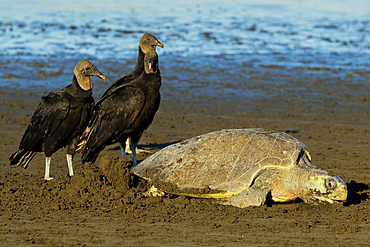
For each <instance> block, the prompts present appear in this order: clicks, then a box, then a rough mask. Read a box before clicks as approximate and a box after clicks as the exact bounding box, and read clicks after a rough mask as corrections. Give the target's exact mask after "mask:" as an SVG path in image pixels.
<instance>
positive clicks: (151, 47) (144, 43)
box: [102, 33, 164, 156]
mask: <svg viewBox="0 0 370 247" xmlns="http://www.w3.org/2000/svg"><path fill="white" fill-rule="evenodd" d="M157 46H159V47H161V48H163V47H164V45H163V44H162V43H161V42H159V41H158V39H157V38H156V37H155V36H154V35H152V34H150V33H146V34H144V35H143V36H142V37H141V38H140V41H139V49H138V50H139V54H138V58H137V63H136V67H135V68H134V69H133V70H132V71H131V73H130V74H128V75H125V76H124V77H122V78H120V79H118V80H117V81H115V82H114V83H113V84H112V85H111V86H110V87H109V88H108V89H107V90H106V91H105V93H104V94H103V96H102V98H104V96H105V95H107V94H109V93H110V92H113V91H114V90H115V89H116V88H117V87H119V86H121V85H123V84H126V83H129V82H130V81H132V80H134V79H136V78H138V77H139V76H140V75H141V74H142V73H143V71H144V55H145V54H146V53H147V52H148V51H155V49H156V47H157ZM129 139H130V138H128V139H127V143H126V144H124V143H122V144H121V145H120V147H121V153H122V156H125V152H128V153H129V149H128V146H129V143H130V141H129ZM122 145H124V147H125V148H123V146H122ZM125 149H126V150H125ZM138 151H143V150H138Z"/></svg>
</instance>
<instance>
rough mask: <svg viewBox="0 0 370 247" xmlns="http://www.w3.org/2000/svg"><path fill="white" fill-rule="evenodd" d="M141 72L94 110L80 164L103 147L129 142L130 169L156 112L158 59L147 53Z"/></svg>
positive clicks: (90, 159)
mask: <svg viewBox="0 0 370 247" xmlns="http://www.w3.org/2000/svg"><path fill="white" fill-rule="evenodd" d="M144 67H145V70H144V72H143V73H142V74H141V75H140V76H139V77H138V78H136V79H135V80H133V81H131V82H129V83H126V84H123V85H121V86H120V87H117V88H116V90H114V91H112V92H110V93H109V94H107V95H105V96H104V97H103V98H102V99H101V100H100V101H99V102H98V103H97V104H96V106H95V108H94V109H95V110H94V115H93V117H92V119H91V120H90V123H89V125H88V127H87V128H86V131H85V133H84V134H86V136H85V137H82V138H81V142H80V143H79V144H78V146H79V147H80V148H81V149H82V147H83V146H84V150H83V154H82V163H85V162H95V160H96V158H97V157H98V155H99V153H100V151H101V150H102V149H104V147H105V146H107V145H110V144H113V143H117V142H120V144H121V146H122V145H123V144H124V143H125V142H126V139H127V138H131V144H130V149H131V152H132V162H133V165H136V164H137V161H136V147H137V143H138V142H139V140H140V138H141V135H142V134H143V132H144V130H146V129H147V128H148V127H149V125H150V124H151V123H152V121H153V118H154V115H155V113H156V112H157V110H158V108H159V103H160V93H159V89H160V86H161V84H162V78H161V74H160V71H159V68H158V56H157V53H156V52H155V51H148V52H147V53H146V54H145V58H144Z"/></svg>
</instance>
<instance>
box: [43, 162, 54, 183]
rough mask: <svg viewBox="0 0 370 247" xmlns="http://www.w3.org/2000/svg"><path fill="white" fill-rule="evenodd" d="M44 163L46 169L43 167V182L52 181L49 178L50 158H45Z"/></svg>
mask: <svg viewBox="0 0 370 247" xmlns="http://www.w3.org/2000/svg"><path fill="white" fill-rule="evenodd" d="M45 161H46V167H45V178H44V179H45V180H52V179H53V178H52V177H50V161H51V157H46V158H45Z"/></svg>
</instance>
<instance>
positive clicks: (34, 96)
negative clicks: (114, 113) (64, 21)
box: [0, 58, 370, 246]
mask: <svg viewBox="0 0 370 247" xmlns="http://www.w3.org/2000/svg"><path fill="white" fill-rule="evenodd" d="M213 59H216V60H217V59H221V60H222V58H213ZM185 62H186V61H181V62H179V63H178V64H179V65H180V66H177V67H176V68H177V69H173V66H168V65H166V64H163V66H162V67H161V69H162V74H163V87H162V89H161V93H162V99H163V100H162V102H161V106H160V109H159V111H158V113H157V115H156V116H155V119H154V122H153V124H152V125H151V126H150V127H149V129H148V130H147V131H146V132H145V133H144V135H143V137H142V139H141V141H140V143H139V146H140V147H141V148H144V149H146V150H149V151H152V152H156V151H158V150H160V149H161V148H163V147H164V146H166V145H168V144H170V143H173V142H177V141H180V140H183V139H186V138H190V137H194V136H196V135H200V134H203V133H207V132H210V131H214V130H218V129H224V128H249V127H261V128H269V129H275V130H279V131H286V132H287V133H290V134H291V135H293V136H294V137H296V138H298V139H299V140H301V141H302V142H303V143H305V144H306V145H307V147H308V148H309V149H310V151H311V154H312V159H313V164H314V165H316V166H317V167H319V168H321V169H323V170H326V171H328V172H330V173H333V174H336V175H338V176H340V177H341V178H342V179H343V180H344V181H345V182H346V183H347V184H348V190H349V195H348V200H347V202H344V203H337V204H333V205H324V204H320V205H310V204H305V203H303V202H302V201H300V200H298V201H296V202H294V203H281V204H278V203H276V204H272V205H271V204H270V205H263V206H261V207H250V208H245V209H240V208H235V207H232V206H223V205H217V204H214V203H212V202H211V201H210V200H207V199H194V198H186V197H184V196H170V195H167V196H165V197H163V198H146V197H143V196H142V192H143V191H145V189H146V184H145V183H144V182H143V181H141V180H140V179H138V178H136V177H135V176H134V175H132V174H131V173H130V168H131V157H130V156H128V157H127V158H122V157H120V150H119V148H118V145H112V146H109V147H108V148H106V149H105V150H104V151H103V152H102V153H101V154H100V156H99V158H98V160H97V162H96V164H84V165H81V162H80V154H77V155H76V157H75V161H74V168H75V176H74V177H72V178H70V177H68V176H67V174H68V173H67V165H66V161H65V155H64V152H63V151H59V152H57V153H56V154H55V155H53V156H52V166H51V175H52V176H54V180H52V181H48V182H45V181H44V180H43V179H42V178H43V174H44V162H45V161H44V156H43V154H38V155H36V157H35V158H34V160H33V161H32V162H31V164H30V166H29V168H27V169H26V170H24V169H22V168H20V167H10V166H9V164H8V163H9V162H8V157H9V155H10V154H11V153H12V152H14V151H15V150H16V149H17V146H18V144H19V141H20V139H21V137H22V135H23V132H24V130H25V128H26V126H27V124H28V122H29V119H30V116H31V115H32V113H33V111H34V109H35V107H36V106H37V104H38V102H39V100H40V97H41V96H42V95H43V94H45V93H47V89H46V88H42V87H40V88H38V87H35V88H34V89H32V88H30V89H28V90H23V89H21V88H19V89H17V88H11V87H5V86H4V87H2V88H1V90H0V92H1V102H0V108H1V115H0V118H1V122H2V128H1V130H0V139H1V166H0V172H1V174H2V176H1V178H0V190H1V194H0V211H1V216H0V218H1V220H0V222H1V223H0V224H1V233H0V240H1V241H0V242H1V245H4V246H5V245H6V246H20V245H22V246H23V245H28V244H37V245H40V246H41V245H49V246H76V245H82V246H118V245H126V246H194V245H198V246H244V245H248V246H268V245H275V246H282V245H301V246H302V245H307V246H322V245H330V246H334V245H336V246H365V245H366V244H367V243H368V241H369V232H370V228H369V222H368V219H369V212H370V211H369V208H370V207H369V206H370V202H369V193H370V190H369V185H370V184H369V181H370V180H369V172H368V171H369V168H370V167H369V163H368V160H369V153H368V147H369V115H368V109H369V98H367V95H369V84H368V79H369V76H370V75H369V73H359V72H357V71H343V70H325V69H319V68H317V69H314V70H307V69H302V68H292V69H288V68H280V67H278V68H277V67H275V66H267V67H257V68H256V67H255V66H253V64H240V67H239V68H237V69H236V70H240V71H241V73H247V74H248V75H249V77H250V78H253V79H251V80H248V81H245V80H244V79H241V80H239V81H237V77H236V76H235V77H234V78H233V84H228V83H227V82H225V83H223V84H221V83H220V85H218V88H219V92H218V95H219V97H217V95H211V94H210V95H206V94H197V93H196V92H201V91H202V90H207V87H209V85H207V83H204V82H203V81H193V82H192V85H190V86H188V89H187V91H184V90H183V89H182V88H181V83H180V86H174V85H175V82H176V81H177V80H178V78H181V77H186V76H187V74H189V73H190V74H193V73H195V72H194V71H193V70H192V69H190V67H191V66H190V65H189V63H187V65H189V67H182V64H186V63H185ZM96 64H97V67H98V68H101V71H103V72H105V71H109V68H110V67H109V66H104V65H103V64H100V63H99V62H98V61H96ZM3 66H5V65H3ZM64 66H67V65H64ZM117 66H118V65H117ZM119 66H121V67H122V68H124V70H127V71H129V70H130V67H132V65H131V64H130V63H128V64H119ZM127 66H128V67H127ZM33 69H34V70H36V71H37V70H42V68H39V67H37V66H36V67H33ZM55 70H58V68H55ZM178 71H182V72H181V73H182V74H181V75H179V73H178ZM209 71H212V73H213V75H214V76H222V74H224V73H225V72H224V71H223V70H222V69H217V68H207V69H203V70H199V71H198V72H196V73H197V74H198V76H199V77H202V76H205V75H207V74H208V73H209ZM9 76H11V75H9ZM114 76H118V71H117V74H114V73H113V77H114ZM40 79H42V78H41V77H40ZM10 80H15V79H10ZM273 80H275V81H276V80H284V81H285V83H284V84H283V85H276V84H275V85H274V84H271V83H269V81H273ZM96 82H97V85H98V83H99V82H98V81H97V80H96ZM235 85H239V86H235ZM101 86H103V85H101ZM97 87H99V86H97ZM229 88H233V89H237V90H239V93H241V94H242V93H245V94H246V95H247V94H248V93H251V92H254V93H255V94H257V93H258V91H263V92H265V93H266V91H267V93H268V94H269V95H270V97H268V98H264V97H262V98H258V97H257V98H254V99H249V98H248V97H245V98H244V99H243V98H237V97H238V96H237V95H236V96H235V97H230V94H229V93H228V89H229ZM313 92H314V93H313ZM318 92H320V93H318ZM223 96H227V97H223ZM96 97H99V96H96ZM226 98H229V100H227V99H226ZM148 155H149V154H145V155H139V157H138V158H139V160H143V159H145V158H146V157H148Z"/></svg>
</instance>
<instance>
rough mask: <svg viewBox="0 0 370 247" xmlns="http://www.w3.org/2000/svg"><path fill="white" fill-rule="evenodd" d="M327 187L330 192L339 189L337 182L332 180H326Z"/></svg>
mask: <svg viewBox="0 0 370 247" xmlns="http://www.w3.org/2000/svg"><path fill="white" fill-rule="evenodd" d="M325 187H326V189H328V190H334V189H335V188H336V187H337V181H335V180H334V179H332V178H328V179H325Z"/></svg>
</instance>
